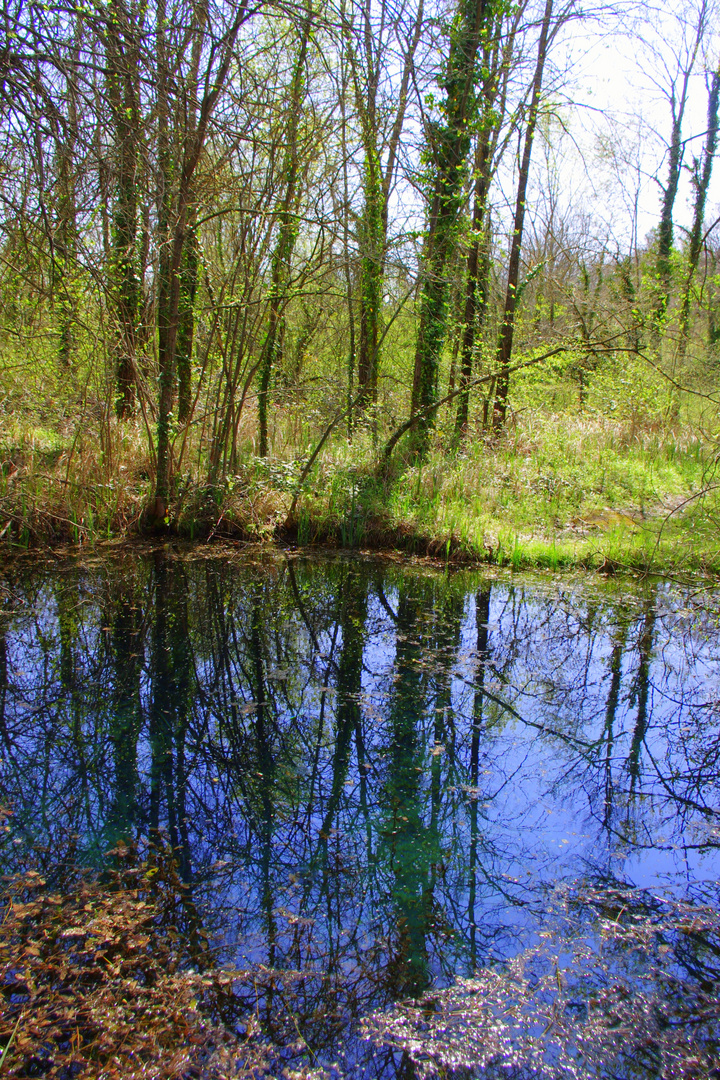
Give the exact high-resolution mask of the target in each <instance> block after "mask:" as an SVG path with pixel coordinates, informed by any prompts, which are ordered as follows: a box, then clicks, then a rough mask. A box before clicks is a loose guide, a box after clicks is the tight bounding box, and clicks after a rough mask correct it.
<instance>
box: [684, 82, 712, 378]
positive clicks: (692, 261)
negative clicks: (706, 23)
mask: <svg viewBox="0 0 720 1080" xmlns="http://www.w3.org/2000/svg"><path fill="white" fill-rule="evenodd" d="M719 100H720V67H719V68H718V70H717V71H715V72H714V73H713V76H712V80H711V83H710V91H709V94H708V111H707V135H706V136H705V147H704V149H703V154H702V167H701V166H700V162H697V164H696V168H695V173H694V176H693V181H694V185H695V209H694V212H693V223H692V229H691V230H690V243H689V245H688V264H687V271H686V274H685V285H684V288H683V298H682V309H681V311H680V350H679V351H680V357H681V358H683V357H684V356H685V352H686V349H687V339H688V325H689V322H690V293H691V289H692V282H693V278H694V276H695V271H696V270H697V267H698V262H699V259H700V250H701V248H702V240H703V235H702V232H703V223H704V221H705V206H706V203H707V195H708V189H709V187H710V178H711V176H712V166H713V158H714V157H715V151H716V149H717V137H718V102H719Z"/></svg>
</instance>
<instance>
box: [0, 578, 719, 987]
mask: <svg viewBox="0 0 720 1080" xmlns="http://www.w3.org/2000/svg"><path fill="white" fill-rule="evenodd" d="M12 588H13V592H14V593H15V594H22V595H24V598H25V603H24V604H23V605H22V607H19V606H18V605H16V609H17V611H18V612H19V613H18V614H16V615H13V614H12V613H8V614H6V615H5V616H4V622H3V624H2V626H3V628H5V634H4V637H3V639H2V641H3V654H2V655H3V661H2V662H3V668H2V670H3V671H4V672H5V675H4V677H3V678H4V685H3V692H2V710H3V730H2V739H3V750H2V758H3V761H2V773H1V774H0V790H1V794H2V798H3V799H7V800H9V801H10V802H11V803H12V805H13V806H14V809H15V819H14V820H15V833H14V834H13V835H14V839H16V840H17V839H18V838H19V837H20V836H24V838H25V839H26V840H27V839H29V838H30V837H34V838H35V839H39V840H41V841H43V842H46V843H49V844H50V845H51V849H50V850H49V851H48V852H46V853H45V854H44V855H43V856H42V858H43V859H45V862H46V863H51V862H52V858H53V850H54V851H57V852H59V851H60V850H61V849H62V847H63V844H65V845H66V844H67V836H68V834H70V833H72V832H75V833H77V834H79V837H80V840H79V848H80V851H81V852H82V851H84V852H85V857H86V858H88V859H89V860H91V861H92V860H97V859H98V858H99V853H100V852H102V851H103V850H105V849H106V848H107V847H108V846H109V844H110V843H111V842H112V840H113V839H115V838H117V836H120V835H133V834H134V835H143V834H145V833H147V830H148V828H149V826H150V825H151V824H152V823H153V821H157V824H158V825H159V826H160V827H161V828H163V829H164V830H166V831H167V832H169V834H170V835H171V836H172V837H173V838H174V842H175V843H176V844H177V845H178V849H179V850H181V852H182V859H183V873H184V874H185V875H186V877H187V878H188V880H189V881H190V882H191V883H192V888H193V890H194V895H195V896H196V898H197V900H198V902H199V904H200V907H201V909H202V910H203V911H204V913H205V914H204V917H205V919H206V923H207V925H208V927H209V929H210V931H211V934H212V935H213V940H214V941H215V942H216V943H218V945H220V944H221V943H222V946H223V949H224V950H225V951H226V955H227V954H233V955H234V956H235V958H236V959H237V960H238V962H240V963H241V964H244V963H265V964H278V965H281V966H282V965H284V966H287V967H293V968H296V967H297V968H299V967H302V966H303V965H315V966H318V965H320V967H324V968H325V969H326V970H332V971H333V972H335V973H336V974H337V977H338V978H340V977H343V978H347V977H348V975H349V974H350V973H352V972H358V971H359V970H360V968H363V972H364V974H363V977H364V978H367V979H369V983H368V985H369V986H370V989H369V990H368V995H369V997H370V998H372V995H373V994H378V993H379V991H378V986H379V984H380V981H381V980H382V979H385V978H390V976H389V975H388V974H387V973H388V972H391V973H392V972H393V971H395V968H396V967H397V969H398V971H399V972H400V973H399V974H397V985H396V986H394V988H391V989H390V991H389V993H390V996H392V995H393V994H394V993H396V992H400V991H401V990H402V988H403V986H406V985H409V984H406V983H403V979H404V978H405V979H407V977H408V976H407V972H406V971H405V968H403V964H404V965H405V967H407V964H408V963H410V962H411V961H412V958H413V957H415V958H416V959H417V956H418V955H419V954H420V953H422V954H423V955H422V957H421V961H422V964H425V963H426V964H427V968H428V971H430V972H432V973H434V974H435V975H436V976H437V975H441V976H442V977H443V978H447V977H448V976H449V975H450V973H451V972H452V971H453V970H457V971H468V970H470V969H471V968H472V967H473V965H474V964H477V963H482V962H484V961H485V959H486V958H487V957H488V956H489V955H492V954H497V953H503V952H506V951H508V950H513V949H514V948H516V947H517V941H518V935H521V933H522V929H523V927H524V926H527V923H528V920H529V919H530V918H531V917H532V916H533V915H534V914H539V915H542V913H543V912H544V911H545V910H546V908H547V904H548V892H549V890H550V889H551V887H552V886H553V885H554V884H555V883H556V882H561V881H575V880H578V879H592V880H593V881H596V882H597V881H599V880H608V881H609V880H612V879H620V880H622V881H625V882H627V883H631V884H634V885H638V886H643V887H648V888H654V889H671V890H673V891H676V892H686V891H688V890H690V891H693V889H694V888H695V887H696V885H697V884H698V883H701V882H703V881H715V880H716V879H717V877H718V869H720V866H719V862H720V860H718V850H717V844H718V822H719V820H720V819H719V817H718V809H719V802H718V746H717V745H716V743H717V741H718V736H717V718H718V667H717V658H718V635H717V617H716V616H717V600H716V598H715V597H713V596H710V595H705V594H700V595H699V596H697V597H695V598H693V597H692V595H690V594H688V595H685V594H684V593H683V591H682V590H681V589H680V588H679V587H675V586H671V585H667V584H665V585H657V584H654V585H653V584H648V583H645V584H643V585H638V584H634V583H632V582H621V583H611V582H603V581H598V580H595V579H588V580H587V581H581V580H580V579H572V580H571V581H568V580H567V579H559V580H556V579H553V578H552V577H544V578H537V579H535V578H526V577H523V578H520V579H518V578H515V579H513V578H511V577H503V576H500V577H498V578H496V579H493V580H490V579H487V578H483V577H482V575H480V574H478V573H469V572H462V573H457V574H452V575H450V577H449V578H447V579H446V578H445V577H444V576H443V575H441V574H439V573H435V572H431V571H429V570H428V569H427V568H421V569H418V568H413V567H411V566H410V567H407V568H403V567H401V566H398V565H386V564H384V563H382V562H376V561H372V560H369V561H362V560H342V559H335V560H331V561H329V562H327V563H324V562H323V561H322V560H314V561H305V560H303V559H294V560H292V562H291V563H286V562H285V560H284V559H283V558H281V557H277V558H268V559H261V560H255V562H254V563H249V562H244V561H242V560H237V559H236V560H234V561H233V562H232V563H228V564H223V563H221V562H217V563H216V562H214V561H208V560H204V561H202V562H192V561H190V562H187V561H185V562H182V563H180V562H173V561H167V560H160V561H157V560H156V562H155V563H154V564H153V563H152V562H145V561H142V560H135V561H134V562H133V563H132V564H128V563H122V562H119V563H118V564H117V565H116V564H110V563H108V564H105V565H103V564H100V565H99V566H98V567H97V568H96V569H95V570H79V571H77V572H74V571H72V570H70V571H67V570H66V571H65V572H63V573H61V574H59V573H58V574H48V576H47V577H46V578H45V580H44V582H43V581H41V580H40V578H38V577H36V576H35V575H34V574H32V573H31V574H28V575H27V576H26V578H24V579H23V578H22V577H20V578H17V579H15V580H14V581H13V582H12ZM488 590H489V598H488ZM483 594H484V597H485V599H484V601H483V600H482V599H481V597H482V595H483ZM298 600H299V601H300V603H299V604H298ZM483 602H484V603H488V602H489V608H488V616H487V624H488V633H487V642H486V648H485V649H484V650H481V651H480V652H478V645H479V641H478V632H479V628H478V612H479V610H480V608H479V607H478V605H481V604H482V603H483ZM480 621H482V620H480ZM128 628H129V629H128ZM128 635H129V636H128ZM353 650H354V651H353ZM359 656H361V657H362V670H360V669H359V663H358V660H357V658H358V657H359ZM480 673H482V680H483V681H482V686H481V685H480V680H481V675H480ZM480 689H482V696H481V695H480V693H479V690H480ZM123 710H124V711H123ZM63 838H65V839H63ZM25 851H26V847H25V846H23V845H22V844H21V845H18V844H15V845H10V846H8V845H6V847H5V848H4V860H5V863H6V866H8V867H9V866H11V865H13V864H14V865H19V864H21V863H22V861H23V859H24V857H25V856H24V855H23V852H25ZM413 962H414V961H413ZM418 963H420V960H419V961H418ZM393 965H395V966H393ZM421 966H422V965H421ZM400 969H402V971H405V974H402V971H401V970H400ZM372 972H374V973H375V974H374V975H372ZM393 977H395V976H393ZM373 979H374V980H375V981H374V982H373ZM380 997H382V994H380Z"/></svg>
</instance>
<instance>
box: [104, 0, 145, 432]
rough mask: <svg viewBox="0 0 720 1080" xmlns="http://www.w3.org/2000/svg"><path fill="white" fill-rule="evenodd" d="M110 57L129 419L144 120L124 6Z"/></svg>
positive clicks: (121, 390) (123, 410)
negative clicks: (139, 182) (139, 180)
mask: <svg viewBox="0 0 720 1080" xmlns="http://www.w3.org/2000/svg"><path fill="white" fill-rule="evenodd" d="M110 13H111V17H110V18H109V19H108V21H107V27H106V45H105V57H106V64H107V88H108V99H109V102H110V108H111V112H112V119H113V128H114V133H113V134H114V141H115V146H114V171H115V197H114V204H115V205H114V212H113V231H112V256H111V258H112V267H111V273H112V283H111V287H110V288H111V294H112V299H113V303H114V308H115V319H116V323H117V327H116V342H115V380H116V399H115V411H116V413H117V415H118V417H120V418H124V417H127V416H130V415H131V414H132V412H133V410H134V407H135V385H136V372H135V353H136V340H137V331H138V323H139V320H140V280H139V269H138V250H137V226H138V222H137V217H138V198H137V179H138V178H137V170H138V140H139V134H140V114H139V96H138V85H137V80H138V57H137V47H136V43H135V41H134V37H133V27H132V26H131V21H130V19H129V18H128V14H127V11H126V10H125V6H124V4H123V2H122V0H115V2H114V3H113V4H112V5H111V7H110Z"/></svg>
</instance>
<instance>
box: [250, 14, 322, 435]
mask: <svg viewBox="0 0 720 1080" xmlns="http://www.w3.org/2000/svg"><path fill="white" fill-rule="evenodd" d="M311 27H312V9H311V7H310V6H309V5H308V8H307V11H306V15H305V18H304V20H303V23H302V30H301V35H300V45H299V48H298V54H297V57H296V60H295V68H294V70H293V78H292V85H291V91H290V109H289V115H288V121H287V125H288V126H287V144H286V149H285V157H284V161H283V181H284V192H283V197H282V201H281V204H280V212H279V230H278V238H277V243H276V245H275V251H274V253H273V259H272V282H271V285H270V314H269V317H268V329H267V334H266V336H265V342H264V344H263V351H262V359H261V362H260V389H259V394H258V427H259V432H258V443H259V445H258V453H259V455H260V457H265V456H266V454H267V452H268V421H267V413H268V396H269V393H270V377H271V374H272V371H273V369H274V368H275V369H276V368H277V367H278V365H279V364H280V363H281V361H282V325H283V320H284V312H285V306H286V304H287V299H288V296H287V293H288V281H289V278H290V270H291V264H292V256H293V251H294V250H295V242H296V240H297V236H298V216H297V200H298V191H297V189H298V181H299V174H300V155H299V152H298V128H299V126H300V120H301V117H302V106H303V99H304V96H305V66H306V62H307V49H308V42H309V40H310V30H311Z"/></svg>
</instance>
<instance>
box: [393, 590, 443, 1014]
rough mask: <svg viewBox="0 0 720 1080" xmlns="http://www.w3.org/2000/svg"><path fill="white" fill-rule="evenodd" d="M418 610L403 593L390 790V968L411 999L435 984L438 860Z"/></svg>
mask: <svg viewBox="0 0 720 1080" xmlns="http://www.w3.org/2000/svg"><path fill="white" fill-rule="evenodd" d="M418 607H419V605H418V601H417V600H415V599H414V598H412V597H411V596H409V595H408V593H407V592H406V591H405V590H404V589H403V588H402V587H401V590H400V595H399V600H398V614H397V629H398V635H397V649H396V653H395V675H394V685H393V690H392V698H391V702H390V719H389V731H390V739H391V742H390V752H389V756H388V776H387V786H386V790H387V799H388V810H389V814H388V838H387V845H388V849H389V854H390V859H391V863H392V870H393V885H392V899H393V902H394V904H395V906H396V911H397V947H396V953H395V956H394V957H393V958H392V961H391V963H390V965H389V966H390V971H391V979H392V981H393V984H394V987H393V988H394V991H395V993H396V994H397V995H398V996H411V997H417V996H418V995H419V994H420V993H421V992H422V991H423V990H424V989H425V988H426V987H427V985H428V982H429V972H428V956H427V944H426V934H427V929H428V926H427V924H428V902H429V899H430V898H429V896H428V893H427V881H428V874H429V870H430V864H431V862H432V859H433V856H434V852H433V851H432V850H431V849H430V847H429V840H428V835H427V834H426V832H425V829H424V826H423V820H422V794H421V778H422V773H423V756H422V747H421V745H420V743H419V739H418V730H417V728H418V724H419V720H420V716H421V715H422V712H423V704H424V702H423V694H422V683H423V668H422V660H423V655H422V650H421V646H420V640H419V633H420V625H419V621H420V620H419V611H418Z"/></svg>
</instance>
